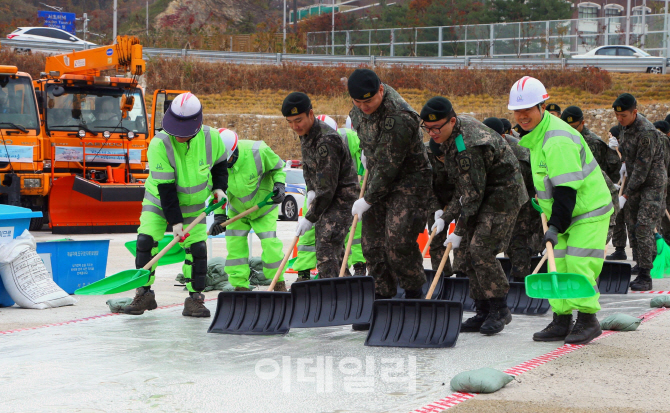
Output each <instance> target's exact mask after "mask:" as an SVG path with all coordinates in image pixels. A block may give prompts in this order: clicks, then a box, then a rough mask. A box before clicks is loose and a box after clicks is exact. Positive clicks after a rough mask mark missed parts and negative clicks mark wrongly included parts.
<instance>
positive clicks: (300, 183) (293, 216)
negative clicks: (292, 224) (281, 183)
mask: <svg viewBox="0 0 670 413" xmlns="http://www.w3.org/2000/svg"><path fill="white" fill-rule="evenodd" d="M284 172H286V198H284V202H283V203H282V205H281V209H280V210H279V219H281V220H284V221H297V220H298V216H299V215H300V208H302V205H303V203H304V201H305V195H306V190H307V189H306V186H307V185H306V184H305V178H304V177H303V175H302V169H297V168H284ZM303 212H306V211H303Z"/></svg>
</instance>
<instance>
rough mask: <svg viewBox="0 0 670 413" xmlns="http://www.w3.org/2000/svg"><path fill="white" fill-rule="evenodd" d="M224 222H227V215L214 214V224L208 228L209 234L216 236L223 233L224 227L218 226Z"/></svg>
mask: <svg viewBox="0 0 670 413" xmlns="http://www.w3.org/2000/svg"><path fill="white" fill-rule="evenodd" d="M226 221H228V215H226V214H214V223H213V224H212V226H211V227H210V228H209V234H210V235H212V236H217V235H219V234H221V233H223V232H226V227H224V226H221V225H220V224H223V223H224V222H226Z"/></svg>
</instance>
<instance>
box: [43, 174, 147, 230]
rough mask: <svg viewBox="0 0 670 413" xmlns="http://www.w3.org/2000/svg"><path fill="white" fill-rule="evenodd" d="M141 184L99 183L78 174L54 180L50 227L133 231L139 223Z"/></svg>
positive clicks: (142, 196) (54, 228)
mask: <svg viewBox="0 0 670 413" xmlns="http://www.w3.org/2000/svg"><path fill="white" fill-rule="evenodd" d="M143 198H144V184H100V183H98V182H94V181H89V180H88V179H84V178H82V177H79V176H68V177H64V178H59V179H57V180H55V181H54V183H53V185H52V187H51V192H50V193H49V227H51V231H52V232H53V233H54V234H102V233H110V232H114V233H116V232H135V231H136V230H137V227H138V226H139V225H140V214H141V213H142V199H143Z"/></svg>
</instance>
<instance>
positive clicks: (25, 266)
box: [0, 230, 77, 310]
mask: <svg viewBox="0 0 670 413" xmlns="http://www.w3.org/2000/svg"><path fill="white" fill-rule="evenodd" d="M35 247H36V244H35V238H33V236H32V235H30V233H29V232H28V231H27V230H26V231H23V234H21V235H20V236H19V237H16V239H14V240H13V241H11V242H9V243H7V244H2V245H0V275H1V276H2V283H3V284H4V286H5V289H6V290H7V292H8V293H9V296H10V297H12V300H14V302H16V304H18V305H19V307H23V308H33V309H38V310H43V309H45V308H53V307H62V306H65V305H73V304H75V303H76V302H77V300H75V299H74V298H73V297H70V296H69V295H68V294H67V293H66V292H65V291H63V289H62V288H60V287H59V286H58V285H56V283H54V282H53V280H52V279H51V277H49V273H48V272H47V269H46V267H45V266H44V262H43V261H42V259H41V258H40V256H39V255H37V252H36V251H35Z"/></svg>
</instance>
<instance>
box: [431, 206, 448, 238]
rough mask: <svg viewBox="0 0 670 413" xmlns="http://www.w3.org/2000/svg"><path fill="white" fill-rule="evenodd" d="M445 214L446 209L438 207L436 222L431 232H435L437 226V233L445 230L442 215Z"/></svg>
mask: <svg viewBox="0 0 670 413" xmlns="http://www.w3.org/2000/svg"><path fill="white" fill-rule="evenodd" d="M443 214H444V211H442V210H441V209H438V210H437V211H435V223H434V224H433V226H432V227H430V232H433V230H434V229H435V228H437V231H436V232H435V235H437V234H439V233H440V232H442V231H443V230H444V224H445V222H444V220H443V219H442V215H443Z"/></svg>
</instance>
